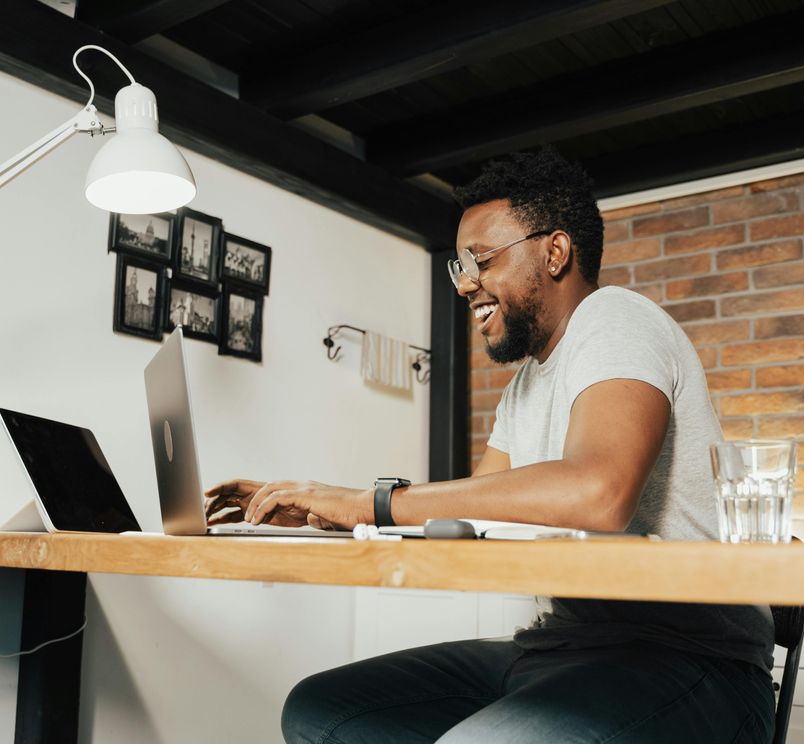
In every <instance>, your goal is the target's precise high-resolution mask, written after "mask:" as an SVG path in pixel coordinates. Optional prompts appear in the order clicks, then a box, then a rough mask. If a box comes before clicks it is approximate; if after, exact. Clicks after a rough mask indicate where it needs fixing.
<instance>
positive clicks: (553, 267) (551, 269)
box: [550, 264, 558, 271]
mask: <svg viewBox="0 0 804 744" xmlns="http://www.w3.org/2000/svg"><path fill="white" fill-rule="evenodd" d="M557 268H558V266H556V265H555V264H553V265H552V266H550V271H555V270H556V269H557Z"/></svg>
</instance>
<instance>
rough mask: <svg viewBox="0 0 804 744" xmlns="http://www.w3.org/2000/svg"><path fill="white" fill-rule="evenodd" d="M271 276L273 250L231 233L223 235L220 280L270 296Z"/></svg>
mask: <svg viewBox="0 0 804 744" xmlns="http://www.w3.org/2000/svg"><path fill="white" fill-rule="evenodd" d="M270 275H271V248H270V246H267V245H260V244H259V243H255V242H254V241H253V240H247V239H246V238H240V237H238V236H237V235H232V234H231V233H224V234H223V248H222V249H221V273H220V278H221V279H222V280H223V281H227V282H237V283H240V284H243V285H244V286H248V287H253V288H254V289H257V290H260V291H261V292H262V294H264V295H267V294H268V281H269V278H270Z"/></svg>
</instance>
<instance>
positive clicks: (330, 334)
mask: <svg viewBox="0 0 804 744" xmlns="http://www.w3.org/2000/svg"><path fill="white" fill-rule="evenodd" d="M343 330H349V331H355V332H356V333H361V334H363V335H364V336H365V335H366V331H365V330H364V329H363V328H357V327H356V326H353V325H347V324H346V323H342V324H341V325H335V326H330V327H329V328H328V329H327V336H326V338H325V339H324V346H326V347H327V359H329V360H330V361H331V362H334V361H336V360H337V359H338V354H339V353H340V351H341V347H340V346H335V340H334V339H335V336H337V335H338V333H340V332H341V331H343ZM408 346H409V347H410V348H411V349H416V351H418V352H419V353H418V354H417V355H416V358H415V360H414V361H413V363H412V364H411V365H410V366H411V367H412V368H413V370H414V371H415V372H416V382H419V383H421V384H422V385H424V384H426V383H427V382H429V381H430V370H429V369H424V367H423V366H422V365H423V364H425V363H429V361H430V354H431V352H430V349H425V348H423V347H422V346H416V345H415V344H408Z"/></svg>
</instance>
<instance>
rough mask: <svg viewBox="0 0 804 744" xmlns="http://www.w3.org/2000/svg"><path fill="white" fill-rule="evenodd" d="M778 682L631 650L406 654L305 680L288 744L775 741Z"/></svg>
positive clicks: (655, 651)
mask: <svg viewBox="0 0 804 744" xmlns="http://www.w3.org/2000/svg"><path fill="white" fill-rule="evenodd" d="M773 709H774V699H773V690H772V687H771V678H770V676H769V675H768V674H767V673H766V672H765V671H764V670H762V669H759V668H758V667H755V666H753V665H751V664H747V663H744V662H739V661H731V660H728V659H720V658H715V657H711V656H703V655H699V654H691V653H682V652H679V651H675V650H673V649H670V648H668V647H665V646H661V645H658V644H651V643H646V642H634V643H629V644H626V645H621V646H611V647H606V648H595V649H584V650H553V651H523V650H522V649H521V648H519V647H518V646H517V645H516V644H514V643H513V642H512V641H511V640H510V639H508V638H506V639H493V640H481V641H458V642H455V643H441V644H438V645H435V646H425V647H424V648H416V649H410V650H407V651H400V652H397V653H393V654H387V655H385V656H379V657H377V658H374V659H368V660H367V661H361V662H357V663H354V664H348V665H346V666H342V667H339V668H337V669H332V670H330V671H327V672H322V673H320V674H316V675H314V676H312V677H309V678H307V679H305V680H303V681H302V682H300V683H299V684H298V685H297V686H296V687H295V688H294V689H293V690H292V692H291V693H290V695H289V696H288V699H287V701H286V702H285V708H284V710H283V712H282V732H283V734H284V736H285V741H286V742H287V743H288V744H301V742H307V743H314V744H324V743H325V742H326V743H327V744H358V743H361V744H391V743H393V744H418V742H434V741H436V740H437V741H438V742H439V743H440V744H458V743H459V742H460V744H497V743H498V742H499V743H500V744H526V743H527V744H535V743H536V742H539V743H541V742H544V743H545V744H562V743H563V742H583V743H584V744H587V743H589V742H617V744H626V743H628V744H634V743H636V742H639V743H640V744H661V742H668V744H669V743H672V744H698V742H700V743H701V744H719V743H720V742H724V743H725V742H738V743H740V744H742V743H743V742H746V743H747V742H752V743H754V742H757V743H759V742H761V743H762V744H765V743H766V742H770V741H771V738H772V735H773Z"/></svg>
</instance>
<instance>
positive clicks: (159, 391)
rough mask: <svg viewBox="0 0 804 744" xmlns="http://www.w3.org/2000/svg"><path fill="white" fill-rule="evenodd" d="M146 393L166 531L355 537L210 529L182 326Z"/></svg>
mask: <svg viewBox="0 0 804 744" xmlns="http://www.w3.org/2000/svg"><path fill="white" fill-rule="evenodd" d="M145 395H146V398H147V399H148V417H149V419H150V425H151V442H152V444H153V450H154V463H155V464H156V481H157V485H158V488H159V505H160V508H161V510H162V525H163V527H164V530H165V534H167V535H205V534H211V535H221V536H223V535H228V536H232V535H250V536H260V537H283V538H299V537H308V538H309V537H326V538H330V537H348V538H351V537H352V532H351V531H338V530H320V529H317V528H315V527H309V526H305V527H276V526H274V525H267V524H263V525H250V524H246V523H237V524H224V525H219V526H216V527H213V528H211V529H207V519H206V514H205V513H204V499H203V487H202V484H201V475H200V473H201V468H200V467H199V459H198V450H197V448H196V444H195V442H196V439H195V428H194V426H193V413H192V407H191V405H190V389H189V379H188V371H187V359H186V355H185V353H184V337H183V335H182V329H181V326H176V329H175V330H174V331H173V333H171V334H170V336H168V339H167V341H165V343H164V344H163V345H162V348H161V349H159V351H157V352H156V354H155V355H154V358H153V359H152V360H151V361H150V362H149V364H148V366H147V367H146V368H145Z"/></svg>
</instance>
